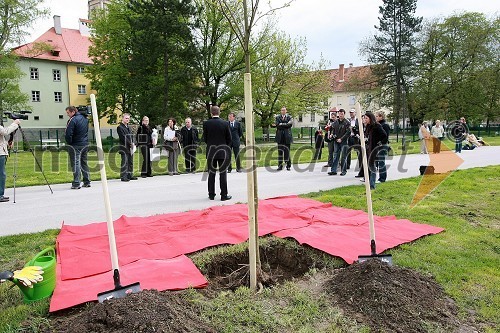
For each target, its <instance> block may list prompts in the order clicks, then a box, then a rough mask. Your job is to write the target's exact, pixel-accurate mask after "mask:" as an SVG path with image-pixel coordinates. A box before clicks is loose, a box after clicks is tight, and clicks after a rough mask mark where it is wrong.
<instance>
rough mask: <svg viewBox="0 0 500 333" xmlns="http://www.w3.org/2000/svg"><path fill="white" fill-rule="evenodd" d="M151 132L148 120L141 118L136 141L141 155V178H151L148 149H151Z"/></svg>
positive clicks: (145, 117)
mask: <svg viewBox="0 0 500 333" xmlns="http://www.w3.org/2000/svg"><path fill="white" fill-rule="evenodd" d="M152 133H153V130H152V129H151V127H150V126H149V118H148V117H147V116H144V117H142V121H141V126H139V128H138V129H137V136H136V139H137V140H136V141H137V145H138V146H139V149H140V150H141V155H142V167H141V177H142V178H146V177H153V172H152V171H151V158H150V149H151V148H153V139H152Z"/></svg>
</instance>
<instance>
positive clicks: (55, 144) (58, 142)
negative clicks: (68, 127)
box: [41, 139, 64, 150]
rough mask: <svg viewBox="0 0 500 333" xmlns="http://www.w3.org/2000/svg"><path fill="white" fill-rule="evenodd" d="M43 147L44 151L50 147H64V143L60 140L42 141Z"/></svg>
mask: <svg viewBox="0 0 500 333" xmlns="http://www.w3.org/2000/svg"><path fill="white" fill-rule="evenodd" d="M41 143H42V145H41V147H42V149H43V150H45V149H47V148H48V147H61V146H64V143H63V142H61V140H58V139H42V140H41Z"/></svg>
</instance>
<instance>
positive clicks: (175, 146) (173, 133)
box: [163, 118, 181, 176]
mask: <svg viewBox="0 0 500 333" xmlns="http://www.w3.org/2000/svg"><path fill="white" fill-rule="evenodd" d="M175 124H176V122H175V119H174V118H169V119H168V123H167V127H165V130H164V132H163V139H164V142H163V145H164V147H165V150H166V151H167V152H168V168H167V169H168V174H169V175H170V176H173V175H178V174H179V169H178V159H179V154H180V153H181V145H180V138H181V134H180V132H179V130H178V129H177V127H176V126H175Z"/></svg>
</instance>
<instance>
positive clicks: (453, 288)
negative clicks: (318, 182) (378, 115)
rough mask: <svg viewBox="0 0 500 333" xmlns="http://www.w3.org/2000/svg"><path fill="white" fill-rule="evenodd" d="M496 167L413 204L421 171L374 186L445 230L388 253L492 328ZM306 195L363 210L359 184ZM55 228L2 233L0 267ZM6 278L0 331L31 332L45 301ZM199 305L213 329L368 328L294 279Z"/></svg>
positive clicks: (399, 209)
mask: <svg viewBox="0 0 500 333" xmlns="http://www.w3.org/2000/svg"><path fill="white" fill-rule="evenodd" d="M499 173H500V166H490V167H484V168H475V169H468V170H459V171H456V172H454V173H453V174H452V175H451V176H450V177H449V178H447V179H446V180H445V181H444V182H443V183H442V184H441V185H440V186H439V187H438V188H437V189H436V190H434V192H432V193H431V194H430V195H429V196H428V197H426V198H425V199H424V200H423V201H421V202H420V203H419V204H418V205H416V206H415V207H413V208H410V206H409V205H410V202H411V200H412V197H413V195H414V194H415V191H416V189H417V187H418V185H419V182H420V179H421V178H420V177H415V178H409V179H403V180H398V181H390V182H387V183H384V184H380V185H379V186H377V190H376V191H375V192H373V209H374V213H375V214H377V215H395V216H396V217H397V218H400V219H409V220H411V221H413V222H416V223H427V224H430V225H434V226H439V227H443V228H445V229H446V230H445V231H444V232H442V233H440V234H437V235H433V236H429V237H424V238H422V239H419V240H417V241H414V242H412V243H410V244H405V245H402V246H400V247H398V248H396V249H393V250H391V251H390V253H391V254H392V256H393V260H394V263H395V264H396V265H398V266H403V267H409V268H412V269H415V270H417V271H419V272H422V273H424V274H428V275H432V276H433V277H434V278H435V279H436V281H437V282H438V283H439V284H440V285H441V286H442V287H443V288H444V290H445V292H446V293H447V294H448V295H449V296H450V297H452V298H453V299H454V300H455V301H456V302H457V304H458V306H459V310H460V314H459V315H460V317H461V318H462V319H465V318H467V319H469V320H472V321H474V322H476V323H477V325H479V326H480V329H481V331H484V332H496V330H497V329H498V327H500V310H499V309H500V270H499V267H500V247H499V244H500V242H499V240H500V206H499V205H498V196H499V195H500V181H499V178H498V174H499ZM306 197H309V198H313V199H316V200H320V201H323V202H333V203H335V205H337V206H341V207H346V208H352V209H363V210H365V207H366V201H365V195H364V188H363V187H361V186H349V187H344V188H338V189H334V190H330V191H322V192H318V193H311V194H308V195H306ZM57 232H58V231H56V230H49V231H45V232H42V233H36V234H30V235H18V236H8V237H0V267H1V269H2V270H3V269H16V268H20V267H22V266H23V265H24V263H25V262H26V261H28V260H29V259H30V258H31V257H33V256H34V255H35V254H36V253H37V252H38V251H40V250H42V249H43V248H45V247H46V246H48V245H53V244H54V242H55V237H56V235H57ZM287 242H290V243H295V242H293V241H291V240H288V241H287ZM237 246H240V247H241V245H237ZM225 248H227V249H231V248H233V247H225ZM211 251H216V250H215V249H210V250H206V251H203V252H202V254H201V256H202V257H204V256H210V253H211ZM205 258H206V257H205ZM205 260H206V259H205ZM194 261H195V263H196V264H198V265H199V266H203V259H200V253H198V254H197V255H196V256H194ZM242 264H244V263H242ZM310 274H315V273H314V272H313V271H312V272H310ZM9 284H10V283H9V282H7V283H3V284H1V285H0V332H2V333H3V332H37V328H38V327H39V325H40V324H41V323H44V322H45V321H46V320H47V319H46V318H47V311H48V301H47V300H44V301H40V302H35V303H33V304H24V303H23V301H22V297H21V296H20V294H19V292H18V290H17V289H16V288H10V286H9ZM277 300H278V301H277ZM279 300H282V302H280V301H279ZM203 309H204V311H205V312H204V317H206V318H209V319H210V321H211V322H212V323H213V324H216V325H217V327H218V331H219V332H238V331H241V332H259V331H267V332H278V331H283V332H284V331H286V332H356V331H359V330H361V329H362V330H364V331H366V330H365V328H360V327H359V326H357V325H356V323H355V322H354V321H352V320H349V319H347V318H344V317H342V315H340V313H339V311H338V309H336V308H334V307H332V306H331V305H330V304H329V303H328V302H327V301H325V299H324V298H323V297H319V298H318V297H314V296H312V295H309V294H304V293H303V292H302V291H300V290H299V289H298V288H297V286H296V285H295V284H294V283H293V282H288V283H285V284H284V285H281V286H277V287H275V288H272V289H269V290H266V291H265V292H263V293H262V294H259V295H253V294H252V293H251V292H250V291H249V290H248V289H246V288H240V289H238V290H237V291H235V292H221V293H220V294H219V295H218V296H217V297H215V298H214V299H212V300H211V301H209V303H206V304H204V305H203ZM298 313H301V314H303V316H302V317H303V318H302V317H300V316H298V315H297V314H298ZM309 317H311V318H313V317H314V318H315V320H317V321H319V322H322V323H329V325H328V327H326V326H325V327H321V328H320V329H319V328H318V327H316V326H314V325H313V323H312V322H311V321H308V320H306V319H307V318H309ZM298 318H302V319H301V320H298ZM20 325H22V326H23V328H22V329H19V327H20Z"/></svg>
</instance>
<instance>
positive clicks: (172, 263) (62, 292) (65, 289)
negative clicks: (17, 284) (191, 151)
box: [50, 256, 207, 312]
mask: <svg viewBox="0 0 500 333" xmlns="http://www.w3.org/2000/svg"><path fill="white" fill-rule="evenodd" d="M60 272H61V264H60V263H59V264H57V267H56V274H57V283H56V289H55V290H54V294H53V295H52V299H51V301H50V312H54V311H58V310H62V309H66V308H70V307H72V306H75V305H78V304H82V303H85V302H90V301H95V300H97V294H98V293H100V292H104V291H109V290H112V289H114V283H113V273H112V272H111V271H109V272H106V273H101V274H97V275H93V276H87V277H84V278H81V279H73V280H61V278H60V276H61V275H60ZM120 282H121V285H122V286H126V285H129V284H132V283H135V282H140V285H141V289H143V290H145V289H157V290H179V289H186V288H190V287H194V288H201V287H205V286H206V285H207V280H206V279H205V277H204V276H203V275H202V274H201V272H200V271H199V270H198V268H197V267H196V266H195V265H194V264H193V262H192V261H191V260H190V259H189V258H188V257H186V256H179V257H176V258H173V259H167V260H147V259H144V260H143V259H141V260H137V261H135V262H133V263H130V264H128V265H126V266H123V267H120Z"/></svg>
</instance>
